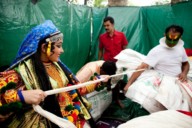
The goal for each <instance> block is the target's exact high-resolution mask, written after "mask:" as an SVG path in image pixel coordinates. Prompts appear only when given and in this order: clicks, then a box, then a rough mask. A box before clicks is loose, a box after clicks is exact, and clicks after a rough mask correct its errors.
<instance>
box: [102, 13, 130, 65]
mask: <svg viewBox="0 0 192 128" xmlns="http://www.w3.org/2000/svg"><path fill="white" fill-rule="evenodd" d="M103 24H104V27H105V30H106V32H105V33H104V34H102V35H100V37H99V55H98V59H99V60H101V59H102V58H103V59H104V60H105V61H107V60H108V61H113V62H116V61H117V60H116V59H114V57H115V56H116V55H117V54H119V53H120V52H121V51H122V50H123V49H125V48H126V47H127V44H128V41H127V39H126V37H125V35H124V33H123V32H119V31H116V30H115V28H114V19H113V18H112V17H110V16H108V17H106V18H105V19H104V20H103Z"/></svg>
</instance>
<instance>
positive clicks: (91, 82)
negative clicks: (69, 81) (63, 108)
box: [45, 69, 145, 95]
mask: <svg viewBox="0 0 192 128" xmlns="http://www.w3.org/2000/svg"><path fill="white" fill-rule="evenodd" d="M144 70H145V69H139V70H131V71H125V72H123V73H119V74H115V75H111V76H108V77H106V78H100V79H98V80H94V81H88V82H84V83H80V84H77V85H72V86H68V87H63V88H57V89H53V90H49V91H45V93H46V94H47V95H53V94H57V93H61V92H66V91H71V90H74V89H78V88H81V87H84V86H87V85H90V84H96V83H99V82H101V81H104V80H105V79H108V78H112V77H116V76H121V75H125V74H127V73H132V72H139V71H144Z"/></svg>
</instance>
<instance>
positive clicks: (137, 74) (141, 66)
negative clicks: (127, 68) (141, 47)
mask: <svg viewBox="0 0 192 128" xmlns="http://www.w3.org/2000/svg"><path fill="white" fill-rule="evenodd" d="M148 67H149V65H148V64H146V63H142V64H141V65H140V66H138V67H137V68H136V70H139V69H147V68H148ZM143 72H144V70H142V71H138V72H134V73H133V74H132V75H131V77H130V79H129V80H128V83H127V84H126V86H125V87H124V91H125V92H127V90H128V88H129V87H130V86H131V84H132V83H133V82H134V81H135V80H136V79H137V78H138V77H139V76H140V75H141V73H143Z"/></svg>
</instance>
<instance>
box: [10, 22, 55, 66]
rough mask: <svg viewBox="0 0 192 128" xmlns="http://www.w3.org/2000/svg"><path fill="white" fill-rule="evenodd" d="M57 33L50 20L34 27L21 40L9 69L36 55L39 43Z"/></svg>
mask: <svg viewBox="0 0 192 128" xmlns="http://www.w3.org/2000/svg"><path fill="white" fill-rule="evenodd" d="M57 31H58V29H57V28H56V27H55V25H54V24H53V23H52V21H51V20H46V21H45V22H44V23H42V24H40V25H38V26H36V27H34V28H33V29H32V30H31V31H30V32H29V33H28V34H27V36H26V37H25V39H24V40H23V42H22V44H21V46H20V49H19V51H18V53H17V56H16V58H15V60H14V61H13V63H12V64H11V66H10V68H12V67H14V66H16V65H17V64H18V63H20V62H21V61H23V60H25V59H26V58H28V57H30V56H31V55H33V54H34V53H36V51H37V48H38V44H39V42H40V41H41V40H42V39H45V38H46V37H48V36H50V35H51V34H52V33H55V32H57ZM10 68H9V69H10Z"/></svg>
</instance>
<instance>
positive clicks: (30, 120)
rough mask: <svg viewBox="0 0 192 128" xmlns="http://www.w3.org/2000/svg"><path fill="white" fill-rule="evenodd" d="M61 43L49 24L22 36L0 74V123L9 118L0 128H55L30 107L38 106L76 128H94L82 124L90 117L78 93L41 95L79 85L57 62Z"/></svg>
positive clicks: (60, 34) (70, 73)
mask: <svg viewBox="0 0 192 128" xmlns="http://www.w3.org/2000/svg"><path fill="white" fill-rule="evenodd" d="M62 43H63V34H62V33H61V32H60V31H59V30H58V29H57V28H56V27H55V25H54V24H53V23H52V22H51V21H50V20H47V21H45V22H44V23H43V24H40V25H38V26H36V27H34V28H33V29H32V30H31V32H29V34H28V35H27V36H26V38H25V39H24V41H23V43H22V45H21V47H20V49H19V52H18V54H17V56H16V59H15V60H14V62H13V64H12V65H11V67H10V68H9V70H8V71H6V72H2V73H1V79H0V89H1V102H0V103H1V104H0V106H1V107H0V115H1V116H0V117H2V121H3V120H5V118H7V117H9V118H8V119H7V120H5V121H3V122H2V126H3V125H5V126H7V127H20V128H22V127H23V128H27V127H41V128H53V127H54V128H56V127H58V126H57V125H55V124H54V123H52V122H51V121H50V120H48V119H46V118H44V117H43V116H41V115H39V114H38V113H36V112H35V111H34V110H33V109H32V106H31V104H35V105H38V104H39V105H40V106H41V107H42V108H43V109H45V110H46V111H48V112H50V113H53V114H55V115H56V116H58V117H62V118H65V119H66V120H68V121H70V122H72V123H73V124H74V125H75V126H76V127H77V128H89V127H94V123H93V122H87V121H86V120H89V119H90V118H91V117H90V114H89V112H88V111H87V109H86V107H85V106H84V104H83V102H82V100H81V96H80V94H79V93H78V91H76V90H72V91H69V92H63V93H59V94H55V95H49V96H47V95H46V93H45V92H44V91H46V90H52V89H56V88H62V87H67V86H70V85H74V84H77V83H79V82H78V80H77V79H76V77H75V76H74V75H73V74H72V72H71V71H70V70H69V69H68V68H67V67H66V66H65V65H64V64H63V63H62V62H61V61H60V59H59V57H60V55H61V54H62V53H63V52H64V50H63V48H62ZM10 69H13V70H10ZM10 84H11V85H10ZM12 85H16V88H15V86H14V87H13V86H12ZM10 90H11V91H10ZM21 103H22V104H21ZM10 104H13V105H12V107H9V106H10ZM1 110H2V111H1ZM4 110H6V112H5V111H4ZM16 110H18V111H16ZM1 112H2V113H1ZM10 113H11V114H10ZM12 113H13V114H12ZM10 115H11V116H10ZM63 127H65V126H63Z"/></svg>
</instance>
